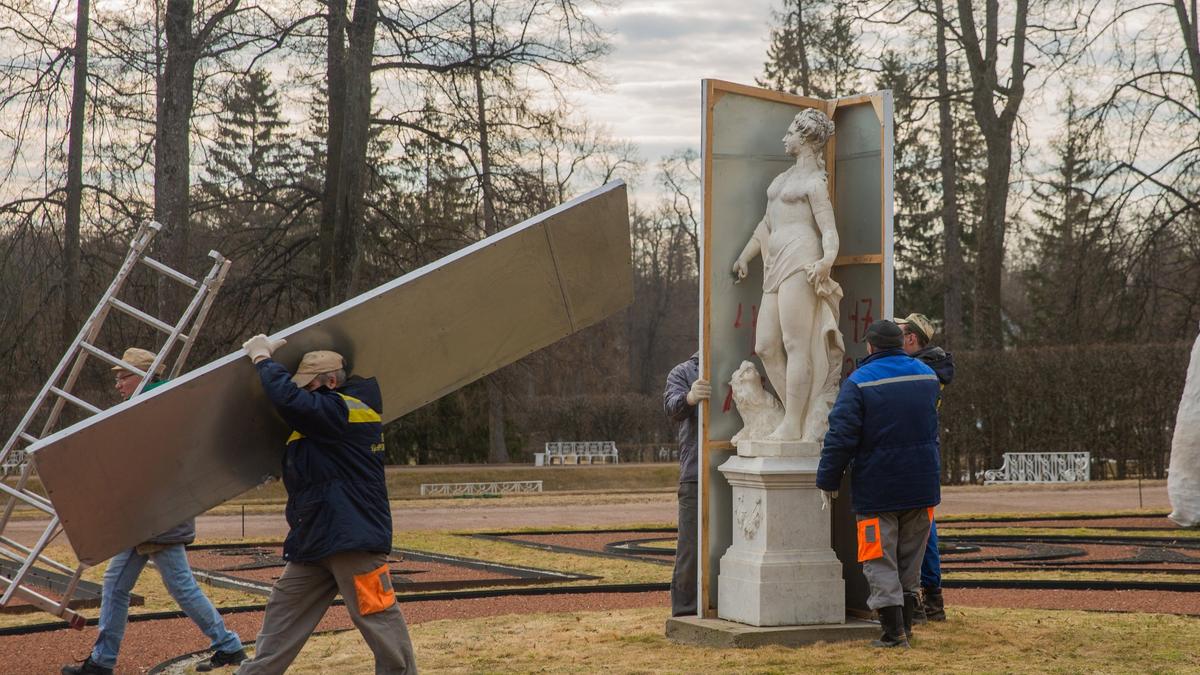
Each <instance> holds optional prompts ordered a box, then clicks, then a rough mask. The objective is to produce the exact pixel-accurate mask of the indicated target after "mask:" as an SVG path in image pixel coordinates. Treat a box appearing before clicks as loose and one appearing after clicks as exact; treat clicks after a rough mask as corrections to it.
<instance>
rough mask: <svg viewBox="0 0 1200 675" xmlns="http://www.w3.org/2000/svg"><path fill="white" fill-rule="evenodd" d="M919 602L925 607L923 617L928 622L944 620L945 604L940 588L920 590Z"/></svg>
mask: <svg viewBox="0 0 1200 675" xmlns="http://www.w3.org/2000/svg"><path fill="white" fill-rule="evenodd" d="M921 602H922V604H923V605H925V617H926V618H928V619H929V620H930V621H945V620H946V604H945V602H944V601H943V600H942V589H941V588H925V589H922V592H921Z"/></svg>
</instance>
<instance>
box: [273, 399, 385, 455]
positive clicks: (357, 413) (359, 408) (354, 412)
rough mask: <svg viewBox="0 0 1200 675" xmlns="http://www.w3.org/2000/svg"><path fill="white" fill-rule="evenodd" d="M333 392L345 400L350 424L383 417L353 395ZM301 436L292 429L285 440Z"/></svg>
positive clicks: (378, 419) (288, 440)
mask: <svg viewBox="0 0 1200 675" xmlns="http://www.w3.org/2000/svg"><path fill="white" fill-rule="evenodd" d="M335 393H337V395H338V396H341V397H342V400H343V401H345V402H346V408H347V412H346V420H347V421H348V422H350V423H351V424H369V423H371V422H382V421H383V418H382V417H380V416H379V413H377V412H375V409H374V408H372V407H371V406H369V405H367V404H366V403H363V402H362V401H360V400H358V399H356V398H354V397H353V396H347V395H345V394H343V393H341V392H335ZM301 438H304V434H302V433H300V432H299V431H293V432H292V435H291V436H288V439H287V442H288V443H294V442H296V441H298V440H300V439H301Z"/></svg>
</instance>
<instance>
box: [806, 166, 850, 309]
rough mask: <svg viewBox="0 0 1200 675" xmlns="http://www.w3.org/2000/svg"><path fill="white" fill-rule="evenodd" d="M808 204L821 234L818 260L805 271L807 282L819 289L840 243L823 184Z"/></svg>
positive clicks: (829, 270)
mask: <svg viewBox="0 0 1200 675" xmlns="http://www.w3.org/2000/svg"><path fill="white" fill-rule="evenodd" d="M809 203H810V204H811V205H812V214H813V220H815V221H816V223H817V229H818V230H819V231H820V232H821V251H822V255H821V259H820V260H818V261H816V262H814V263H810V264H808V265H806V266H805V271H806V272H808V281H809V282H810V283H812V284H813V285H815V286H818V287H820V286H822V285H824V283H825V282H826V281H827V280H828V279H829V273H830V272H831V271H832V270H833V261H834V260H836V259H837V254H838V249H839V248H840V247H841V241H840V240H839V239H838V231H837V222H835V221H834V218H833V204H832V203H830V201H829V192H828V191H827V190H825V189H824V183H822V184H821V189H818V190H814V191H813V192H812V193H811V194H810V195H809Z"/></svg>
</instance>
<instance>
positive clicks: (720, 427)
mask: <svg viewBox="0 0 1200 675" xmlns="http://www.w3.org/2000/svg"><path fill="white" fill-rule="evenodd" d="M804 108H818V109H821V110H823V111H825V112H826V113H827V114H830V115H831V117H832V118H833V121H834V126H835V128H836V133H835V135H834V137H833V139H832V140H831V141H830V143H829V146H828V147H827V149H826V162H827V171H828V176H829V183H830V189H831V193H832V194H831V199H832V202H833V205H834V215H835V218H836V220H837V227H838V235H839V238H840V240H841V244H840V247H839V251H838V260H837V262H836V263H835V266H834V270H833V278H834V280H836V281H837V282H838V283H839V284H841V286H842V291H843V293H844V296H843V299H842V303H841V316H840V317H839V327H840V328H841V331H842V334H843V337H844V339H845V343H846V360H845V362H844V363H843V371H844V372H846V373H848V372H849V371H850V370H852V369H853V368H854V363H855V360H856V359H858V358H861V357H863V356H865V355H866V346H865V342H864V333H865V329H866V326H867V325H868V324H869V323H870V322H871V321H873V320H875V319H878V318H883V317H891V316H892V304H891V303H892V297H891V295H892V244H891V238H892V206H891V200H892V185H891V171H892V165H891V161H892V158H891V147H892V146H891V144H892V140H891V133H892V131H891V123H892V119H891V114H892V107H891V95H890V93H889V92H877V93H873V94H867V95H864V96H855V97H851V98H847V99H835V100H829V101H823V100H819V99H812V98H804V97H799V96H790V95H788V94H781V93H779V92H772V91H768V90H765V89H758V88H754V87H747V86H744V85H738V84H733V83H729V82H721V81H716V80H706V81H705V82H704V116H705V117H704V137H703V161H704V180H703V182H704V237H703V245H704V251H703V270H702V271H701V275H700V301H701V313H700V314H701V317H700V336H701V371H702V373H703V375H704V376H705V377H708V378H709V379H710V380H711V381H712V385H713V398H712V401H711V402H710V404H709V405H705V406H703V407H702V413H701V416H702V424H701V439H700V440H701V443H700V445H701V458H700V474H701V475H700V510H701V513H700V523H699V529H700V533H699V538H700V561H699V563H700V594H699V597H700V609H701V613H702V614H703V615H705V616H715V615H716V600H717V576H718V574H719V573H720V569H719V568H720V559H721V556H722V555H724V553H725V550H726V549H727V548H728V547H729V546H730V544H731V543H732V511H731V501H732V490H731V489H730V487H729V484H728V482H727V481H726V480H725V478H724V476H723V475H721V473H720V472H719V471H717V470H716V469H717V467H718V466H720V465H721V464H722V463H724V461H725V460H726V459H728V458H729V457H730V456H732V455H733V452H734V451H733V448H732V446H731V445H730V443H729V439H730V438H731V437H732V436H733V434H734V433H736V432H737V431H738V430H739V429H740V428H741V426H742V422H741V417H740V416H739V415H738V413H737V409H736V408H735V407H734V406H733V402H732V391H731V389H730V387H729V377H730V375H731V374H732V373H733V371H734V370H736V369H737V367H738V366H739V365H740V364H741V362H742V361H743V360H747V359H748V360H751V361H754V362H755V363H756V365H758V367H759V371H760V372H762V364H761V362H759V361H758V358H757V356H755V355H754V326H755V320H756V317H757V313H758V305H759V302H760V301H761V299H762V265H761V262H760V261H756V262H755V263H753V264H751V265H750V274H749V276H748V277H747V278H746V279H745V280H744V281H743V282H741V283H738V284H734V283H733V277H732V275H731V273H730V267H731V266H732V265H733V262H734V260H735V259H736V258H737V256H738V254H739V253H740V252H741V250H742V247H743V246H744V245H745V243H746V241H747V240H748V239H749V237H750V236H751V234H752V233H753V231H754V228H755V227H756V226H757V224H758V222H759V220H760V219H761V218H762V216H763V213H764V212H765V210H766V201H767V198H766V193H767V187H768V185H769V184H770V182H771V180H772V179H774V178H775V176H777V175H779V174H780V173H781V172H783V171H784V170H786V169H787V168H788V167H789V166H791V164H792V163H793V162H794V160H793V159H792V158H791V157H789V156H788V155H787V154H786V153H785V152H784V150H783V140H782V139H783V135H784V133H785V132H786V130H787V128H788V125H789V124H790V123H791V121H792V118H793V117H794V116H795V115H796V113H797V112H799V111H800V110H802V109H804ZM838 501H839V504H838V505H837V506H838V508H837V509H836V512H835V514H834V529H835V532H834V546H835V549H836V550H837V551H838V554H839V557H841V558H842V559H843V561H845V560H846V559H847V558H846V557H845V555H844V553H845V552H844V550H843V549H844V548H845V547H846V546H847V541H849V543H850V544H853V543H854V542H853V537H852V536H851V537H850V539H849V540H847V539H846V537H845V536H844V535H845V534H846V532H845V529H846V528H847V526H849V527H850V528H851V530H850V531H851V533H852V531H853V522H852V518H853V514H850V512H849V510H848V506H849V504H848V503H849V499H848V495H847V498H844V499H839V500H838ZM847 517H849V518H851V521H850V522H849V525H847V521H846V518H847ZM845 575H846V578H847V580H848V581H847V607H848V608H852V609H853V608H857V607H859V606H860V605H863V604H864V603H865V594H863V593H862V588H863V587H862V586H860V585H859V584H858V583H857V581H858V580H857V579H856V578H853V577H855V575H857V576H858V577H861V573H860V572H859V571H858V567H857V562H855V561H854V560H853V558H851V559H850V562H849V564H847V565H846V566H845Z"/></svg>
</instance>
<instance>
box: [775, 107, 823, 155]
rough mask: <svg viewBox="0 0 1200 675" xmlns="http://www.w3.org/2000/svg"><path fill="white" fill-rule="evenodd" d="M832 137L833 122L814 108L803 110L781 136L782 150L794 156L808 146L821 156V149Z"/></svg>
mask: <svg viewBox="0 0 1200 675" xmlns="http://www.w3.org/2000/svg"><path fill="white" fill-rule="evenodd" d="M830 136H833V120H831V119H829V116H828V115H826V114H825V113H823V112H821V111H820V110H817V109H816V108H805V109H804V110H801V111H800V112H799V113H797V114H796V117H795V118H793V119H792V123H791V124H790V125H788V130H787V133H786V134H784V136H783V148H784V150H786V151H787V153H788V154H789V155H793V156H794V155H796V154H798V153H799V152H800V148H801V147H804V146H808V147H810V148H812V150H813V151H814V152H815V153H816V154H817V156H818V157H820V156H821V152H820V151H821V148H823V147H825V142H826V141H828V140H829V137H830Z"/></svg>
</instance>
